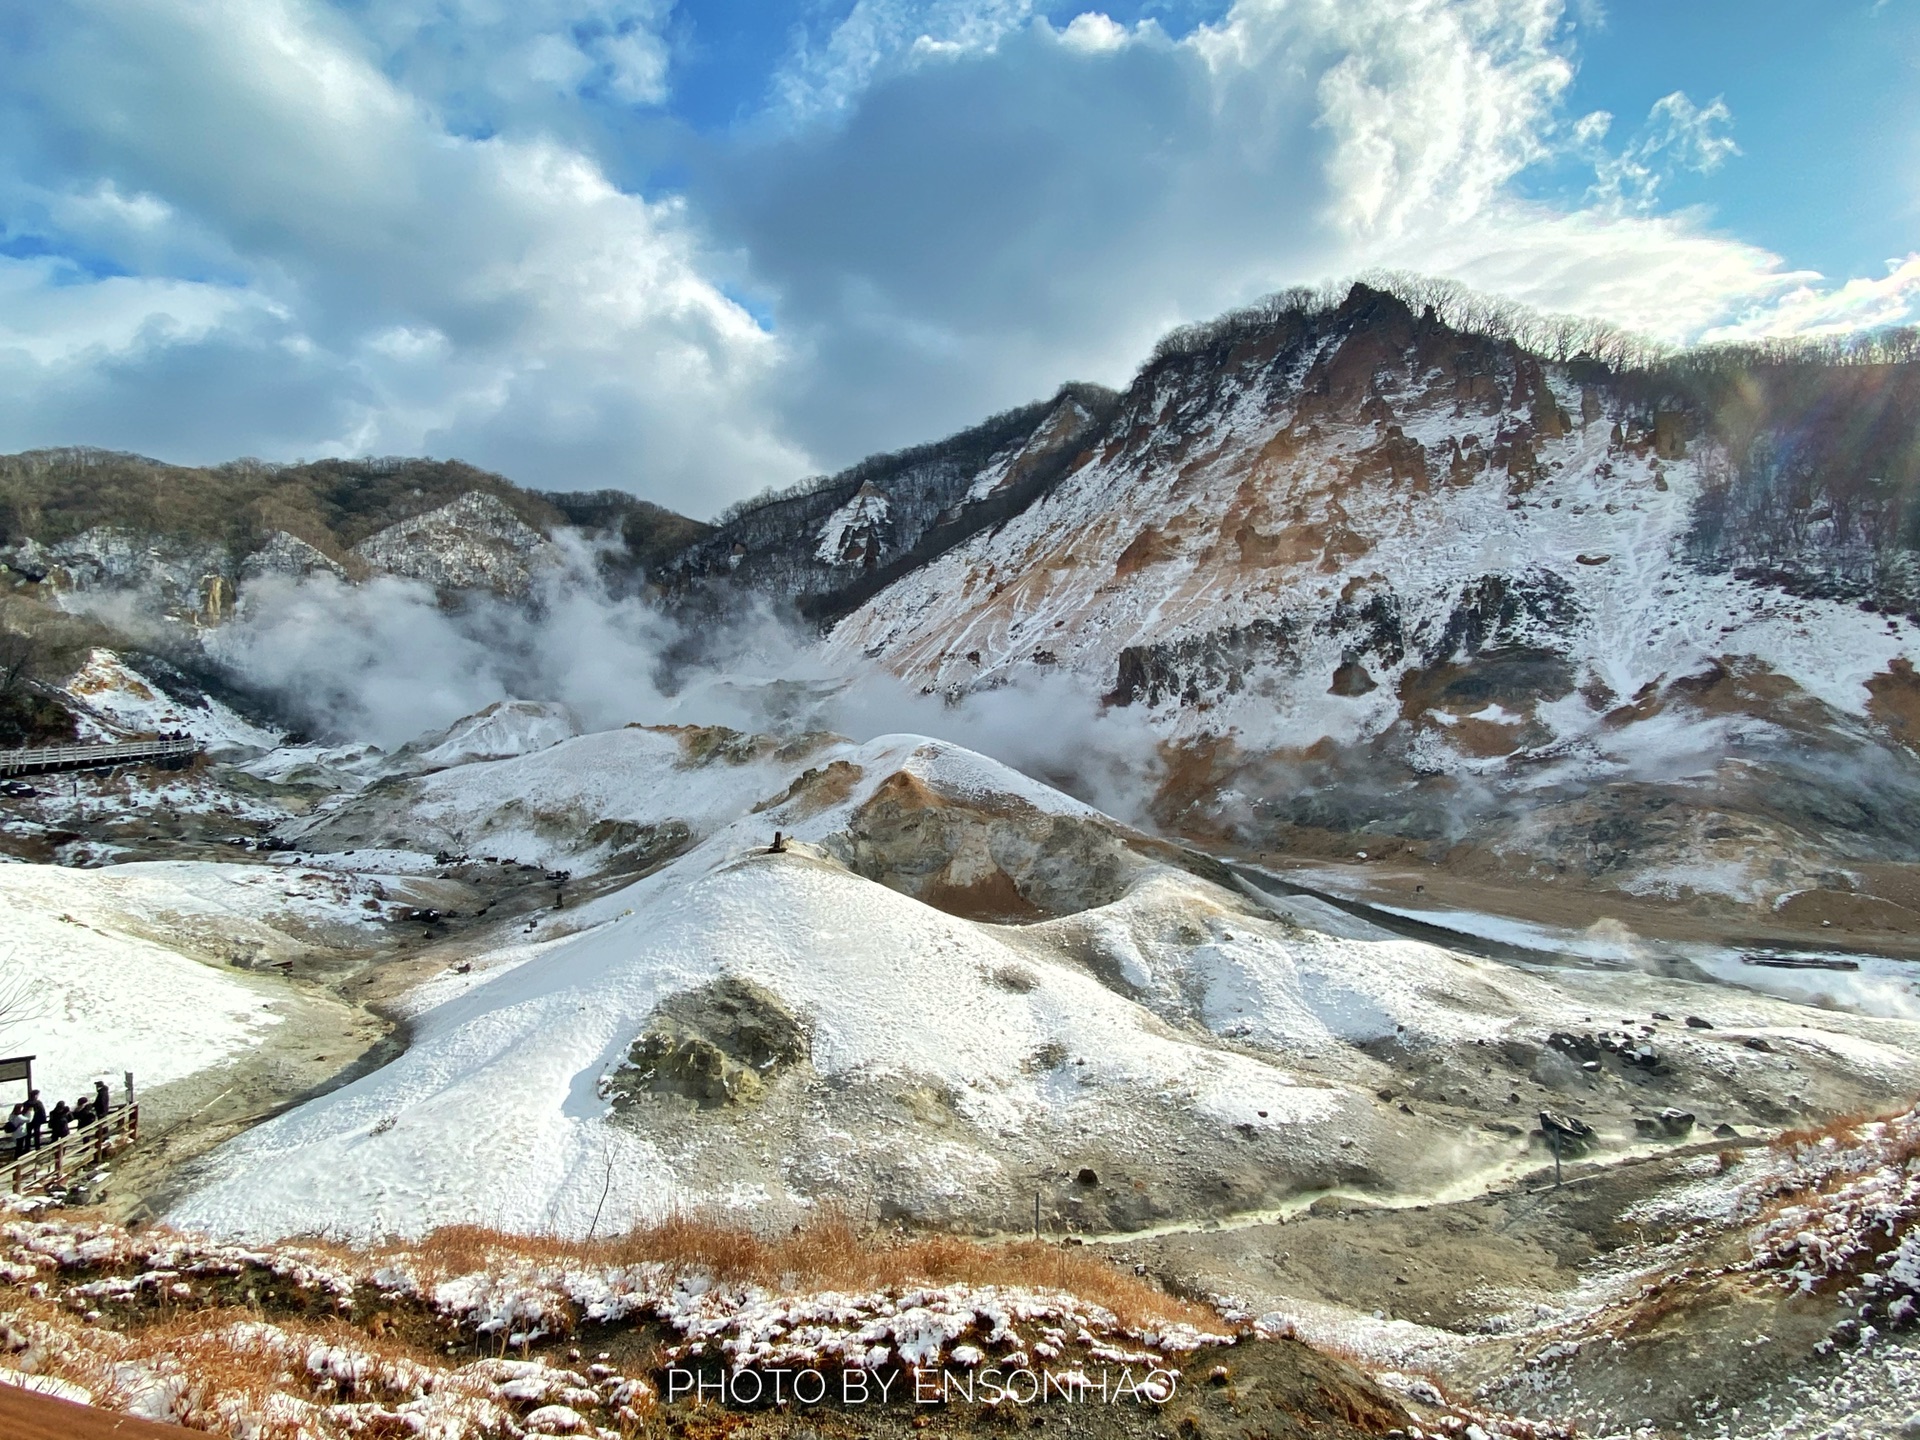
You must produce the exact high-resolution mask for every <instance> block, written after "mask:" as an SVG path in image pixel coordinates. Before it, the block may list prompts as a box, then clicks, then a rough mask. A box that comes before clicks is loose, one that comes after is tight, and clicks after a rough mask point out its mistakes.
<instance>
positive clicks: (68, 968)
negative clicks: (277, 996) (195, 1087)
mask: <svg viewBox="0 0 1920 1440" xmlns="http://www.w3.org/2000/svg"><path fill="white" fill-rule="evenodd" d="M139 868H141V869H142V870H146V871H149V872H151V871H152V870H155V869H160V868H162V867H139ZM164 868H166V869H169V870H170V869H174V868H176V867H164ZM218 868H221V869H226V868H229V867H218ZM233 868H238V867H233ZM209 905H211V906H212V908H213V909H215V910H216V911H219V912H222V913H225V912H227V910H228V906H227V905H226V904H224V903H222V902H221V901H218V900H213V901H209V900H207V899H206V898H204V897H201V896H194V895H192V894H190V893H188V892H186V891H184V890H177V889H175V888H173V887H171V886H169V885H167V884H166V883H165V881H164V880H163V879H162V878H161V877H160V876H157V875H154V874H152V873H148V874H145V875H141V876H138V877H134V876H123V875H115V874H114V873H113V872H112V871H98V870H84V871H83V870H65V869H61V868H59V867H57V866H40V865H7V866H0V936H3V937H4V938H0V972H4V974H5V976H6V978H7V980H8V981H9V982H13V981H15V980H16V979H17V980H18V981H19V982H20V983H21V984H22V985H23V986H24V987H25V995H26V1003H25V1007H24V1013H22V1014H21V1015H19V1016H18V1017H16V1018H14V1019H13V1020H12V1021H11V1022H10V1023H8V1022H0V1023H8V1029H7V1031H6V1032H5V1034H4V1039H0V1044H3V1045H4V1046H5V1048H6V1049H7V1051H8V1053H10V1054H18V1053H31V1054H34V1055H35V1056H36V1057H37V1058H36V1059H35V1061H34V1079H35V1082H36V1083H37V1084H38V1085H39V1086H40V1087H41V1089H42V1090H43V1091H44V1093H45V1095H46V1096H47V1098H48V1103H49V1104H51V1102H52V1101H53V1100H54V1099H55V1098H60V1097H65V1098H67V1099H72V1098H73V1097H74V1096H76V1095H78V1094H80V1093H81V1091H82V1089H83V1088H85V1087H86V1086H88V1085H90V1084H91V1082H92V1080H93V1078H94V1077H95V1076H97V1075H98V1076H106V1077H109V1078H111V1079H112V1081H113V1083H114V1086H115V1089H116V1092H117V1091H118V1087H119V1082H120V1073H121V1072H122V1071H123V1070H131V1071H133V1072H134V1077H135V1081H136V1083H137V1084H139V1085H140V1086H142V1087H152V1086H155V1085H161V1084H165V1083H166V1082H168V1081H170V1080H178V1079H181V1078H182V1077H184V1076H187V1075H190V1074H193V1073H194V1072H196V1071H199V1070H203V1069H206V1068H208V1067H210V1066H213V1065H217V1064H219V1063H221V1062H222V1061H225V1060H227V1059H229V1058H231V1057H233V1056H234V1055H236V1054H237V1053H239V1052H240V1051H241V1050H243V1049H244V1048H246V1047H248V1046H250V1045H252V1044H253V1043H254V1042H255V1041H256V1039H257V1038H258V1037H259V1035H260V1034H261V1032H262V1031H263V1030H264V1029H266V1028H267V1027H270V1026H272V1025H274V1024H276V1023H278V1018H279V1017H278V1016H276V1015H275V1014H274V1013H273V1011H272V1009H271V1008H270V1007H271V1005H272V997H271V993H270V991H269V990H268V989H267V987H266V986H265V985H264V984H262V983H261V982H259V981H257V980H254V979H252V978H250V977H247V976H244V975H242V974H240V973H238V972H236V971H234V970H232V969H230V968H227V967H226V966H224V965H221V964H218V963H217V962H216V963H214V964H208V963H203V962H202V961H200V960H198V959H194V958H190V956H189V954H186V953H182V948H181V947H179V946H177V945H173V944H168V943H166V940H165V939H164V938H162V936H161V934H160V932H162V931H164V930H165V929H168V928H174V929H178V928H181V927H186V928H192V924H193V921H192V918H191V915H192V911H193V910H194V909H195V907H196V906H198V907H202V915H203V916H204V913H205V909H204V907H207V906H209ZM239 908H241V909H246V908H249V906H248V905H247V904H242V905H241V906H240V907H239ZM251 908H253V909H255V911H256V913H257V912H259V911H270V910H271V909H272V908H273V907H272V906H271V905H254V906H252V907H251ZM262 928H264V927H262ZM244 939H245V937H242V941H243V943H244ZM282 943H284V941H283V942H282Z"/></svg>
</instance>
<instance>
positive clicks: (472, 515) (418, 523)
mask: <svg viewBox="0 0 1920 1440" xmlns="http://www.w3.org/2000/svg"><path fill="white" fill-rule="evenodd" d="M353 553H354V554H355V555H357V556H358V557H360V558H361V559H362V560H364V561H366V562H367V564H369V565H371V566H372V567H373V568H374V569H376V570H382V571H385V572H386V573H387V574H389V575H401V576H405V577H406V578H408V579H411V580H424V581H426V582H427V583H428V584H429V585H433V586H435V587H437V588H439V589H442V590H494V591H498V592H499V593H501V594H503V595H524V594H526V593H527V592H528V591H529V590H531V589H532V588H533V577H534V574H535V573H536V572H537V571H538V570H540V569H541V568H542V567H543V566H546V565H549V564H552V563H554V562H555V561H556V559H557V556H556V555H555V553H554V550H553V547H552V545H550V544H549V543H548V541H547V539H546V537H545V536H543V535H542V534H541V533H540V532H539V531H538V530H535V529H534V528H533V527H532V526H531V525H528V524H527V523H526V522H524V521H523V520H521V519H520V517H519V516H517V515H515V514H514V513H513V511H512V510H511V509H509V508H508V507H507V505H506V504H505V502H503V501H501V500H500V499H498V498H496V497H495V496H492V495H488V494H486V493H484V492H483V491H479V490H470V491H468V492H467V493H466V494H465V495H462V496H461V497H460V498H459V499H458V500H455V501H453V502H451V503H450V504H446V505H442V506H441V507H440V508H439V509H437V510H429V511H427V512H426V513H425V514H424V515H415V516H414V517H413V518H412V519H410V520H402V521H401V522H400V523H399V524H397V525H389V526H388V527H387V528H386V529H384V530H381V531H378V532H376V533H375V534H372V535H369V536H368V537H367V538H366V539H365V540H362V541H361V542H360V543H359V544H358V545H356V546H354V547H353Z"/></svg>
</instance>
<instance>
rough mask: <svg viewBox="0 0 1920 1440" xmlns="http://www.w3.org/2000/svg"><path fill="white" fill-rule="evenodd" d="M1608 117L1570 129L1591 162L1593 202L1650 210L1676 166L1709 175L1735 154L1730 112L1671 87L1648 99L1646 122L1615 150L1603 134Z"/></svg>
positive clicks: (1596, 116)
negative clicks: (1697, 102)
mask: <svg viewBox="0 0 1920 1440" xmlns="http://www.w3.org/2000/svg"><path fill="white" fill-rule="evenodd" d="M1612 119H1613V117H1612V116H1610V115H1608V114H1607V113H1606V112H1605V111H1595V112H1594V113H1593V114H1591V115H1588V116H1586V117H1584V118H1583V119H1582V120H1581V121H1580V123H1579V124H1578V125H1577V126H1576V127H1575V132H1574V134H1575V141H1576V144H1577V145H1578V146H1579V148H1580V149H1581V150H1582V151H1583V152H1585V153H1586V154H1587V155H1588V157H1589V158H1590V159H1591V160H1592V161H1593V166H1594V186H1593V190H1592V192H1591V195H1592V198H1593V200H1594V201H1595V203H1597V204H1599V205H1600V206H1602V207H1604V208H1607V209H1612V210H1639V211H1650V210H1651V209H1652V208H1653V206H1654V204H1655V202H1656V201H1657V200H1658V198H1659V194H1660V187H1661V186H1662V185H1664V184H1665V183H1666V181H1667V180H1668V179H1669V178H1671V176H1672V175H1673V173H1674V172H1675V171H1676V170H1691V171H1693V172H1694V173H1695V174H1699V175H1710V174H1712V173H1713V172H1714V171H1715V170H1718V169H1719V168H1720V167H1721V165H1723V164H1724V163H1726V161H1727V160H1728V159H1729V158H1730V157H1732V156H1734V155H1738V154H1739V153H1740V147H1739V146H1738V145H1736V144H1735V143H1734V141H1733V136H1732V134H1731V133H1730V131H1731V129H1732V126H1733V112H1732V111H1730V110H1728V109H1727V103H1726V101H1724V100H1721V99H1718V98H1716V99H1714V100H1713V101H1711V102H1710V103H1708V104H1707V105H1705V106H1698V105H1695V104H1694V103H1693V101H1691V100H1689V99H1688V98H1687V96H1686V94H1685V93H1684V92H1682V91H1679V90H1676V91H1674V92H1673V93H1672V94H1670V95H1663V96H1661V97H1660V99H1658V100H1656V101H1654V102H1653V108H1652V109H1650V110H1649V111H1648V112H1647V120H1646V124H1644V125H1642V126H1641V127H1640V130H1639V133H1638V134H1636V135H1635V136H1634V137H1633V138H1632V139H1631V140H1629V141H1628V142H1627V144H1626V145H1624V146H1623V147H1622V148H1621V149H1620V150H1619V151H1618V153H1615V152H1612V151H1609V150H1608V149H1606V146H1605V143H1604V138H1605V135H1606V132H1607V130H1608V128H1609V127H1610V125H1611V122H1612Z"/></svg>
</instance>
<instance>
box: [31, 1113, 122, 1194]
mask: <svg viewBox="0 0 1920 1440" xmlns="http://www.w3.org/2000/svg"><path fill="white" fill-rule="evenodd" d="M139 1138H140V1107H139V1105H138V1104H133V1105H123V1106H121V1107H120V1109H118V1110H109V1111H108V1112H107V1116H106V1118H105V1119H104V1120H96V1121H94V1122H93V1123H92V1124H91V1125H88V1126H87V1127H85V1128H84V1129H81V1130H76V1131H74V1132H73V1134H71V1135H69V1136H67V1138H66V1139H64V1140H49V1141H47V1142H46V1143H44V1144H43V1145H41V1147H40V1148H39V1149H38V1150H29V1151H27V1152H26V1154H24V1155H14V1154H12V1153H11V1152H10V1150H9V1152H8V1153H4V1154H0V1174H5V1175H7V1176H9V1177H10V1180H9V1187H8V1188H10V1189H11V1190H12V1191H13V1193H14V1194H16V1195H30V1194H32V1193H33V1192H34V1191H36V1190H45V1189H47V1188H48V1187H49V1186H52V1185H64V1184H65V1183H66V1182H67V1181H68V1180H69V1179H70V1178H72V1176H73V1174H74V1172H76V1171H78V1172H85V1171H87V1170H89V1169H91V1168H92V1167H94V1166H96V1165H99V1164H101V1163H103V1162H104V1161H105V1160H106V1158H107V1157H108V1156H109V1155H111V1154H113V1153H114V1152H115V1151H116V1150H121V1149H124V1148H125V1147H126V1146H128V1145H131V1144H133V1143H134V1142H135V1141H137V1140H138V1139H139Z"/></svg>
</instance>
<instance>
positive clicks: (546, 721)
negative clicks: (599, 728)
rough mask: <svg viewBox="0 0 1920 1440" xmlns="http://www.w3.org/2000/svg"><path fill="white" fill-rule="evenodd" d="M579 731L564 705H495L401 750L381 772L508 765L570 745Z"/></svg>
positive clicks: (507, 702) (503, 702)
mask: <svg viewBox="0 0 1920 1440" xmlns="http://www.w3.org/2000/svg"><path fill="white" fill-rule="evenodd" d="M581 729H582V726H581V724H580V717H579V716H578V715H576V714H574V713H573V711H572V710H570V709H568V708H567V707H566V706H565V705H561V704H557V703H552V702H547V703H542V702H540V701H534V700H499V701H496V702H494V703H493V704H491V705H489V706H487V707H486V709H484V710H481V711H479V712H477V713H476V714H473V715H467V716H464V717H462V718H461V719H459V720H456V721H454V722H453V724H451V725H449V726H447V727H446V728H445V729H444V730H436V731H434V732H433V733H432V734H430V735H423V736H421V737H420V738H419V739H418V740H414V741H411V742H409V743H408V744H406V745H404V746H402V747H401V748H400V749H399V750H398V751H397V752H396V753H395V754H394V755H393V757H392V759H391V760H389V761H388V762H387V763H386V765H385V766H383V767H382V768H383V769H384V770H385V771H386V773H389V774H396V775H410V774H425V773H427V772H428V771H432V770H445V769H447V768H448V767H449V766H453V765H466V764H469V763H471V762H473V761H475V760H506V759H510V758H511V757H513V756H515V755H530V754H532V753H533V752H534V751H536V750H544V749H546V748H547V747H548V746H549V745H558V744H559V743H560V742H561V741H563V740H571V739H572V738H573V737H574V736H576V735H578V734H579V733H580V731H581Z"/></svg>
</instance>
